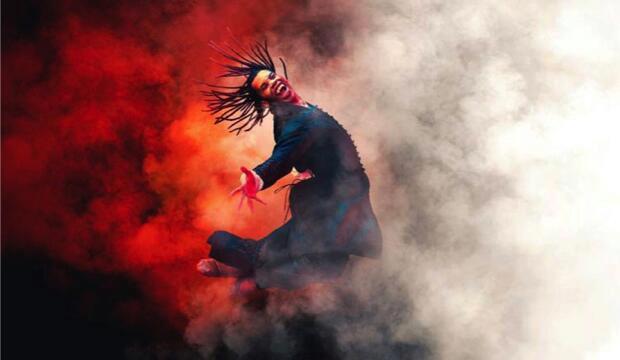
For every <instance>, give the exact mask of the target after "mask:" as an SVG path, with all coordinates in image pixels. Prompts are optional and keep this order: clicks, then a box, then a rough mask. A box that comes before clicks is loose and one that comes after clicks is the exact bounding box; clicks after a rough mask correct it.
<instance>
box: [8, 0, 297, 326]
mask: <svg viewBox="0 0 620 360" xmlns="http://www.w3.org/2000/svg"><path fill="white" fill-rule="evenodd" d="M130 4H132V5H129V4H126V5H114V6H112V5H101V6H99V7H97V6H94V7H86V5H82V2H72V1H67V2H65V3H64V4H63V5H61V6H58V5H56V4H52V5H48V6H44V7H43V10H42V11H41V13H40V14H39V18H38V19H39V21H40V24H39V25H37V26H33V28H32V31H30V32H29V34H28V36H24V37H21V38H14V39H10V40H9V41H8V42H7V41H5V40H4V39H3V51H2V62H3V63H2V65H3V66H2V117H3V119H2V120H3V121H2V205H3V206H2V210H3V211H2V218H3V219H2V220H3V223H2V225H3V228H2V238H3V247H4V248H5V249H6V248H10V249H13V250H15V249H17V250H19V251H25V252H43V253H45V254H46V255H47V256H50V257H52V258H55V259H57V260H60V261H62V262H66V263H69V264H71V265H72V266H74V267H76V268H79V269H84V270H91V271H101V272H106V273H117V272H120V273H124V274H129V275H130V276H131V277H132V278H134V279H136V281H138V282H139V283H140V284H141V286H142V287H143V290H144V291H145V292H146V293H147V294H148V295H149V296H150V297H151V298H152V299H153V301H155V302H157V303H159V304H160V305H161V306H162V308H165V309H168V313H169V314H170V315H171V316H176V315H175V314H179V313H181V314H187V313H188V312H189V311H190V310H189V308H190V305H191V304H189V301H190V297H191V295H192V294H196V293H205V294H206V293H210V294H214V295H212V296H215V298H214V300H213V301H212V303H215V302H217V303H219V304H220V306H223V304H225V303H226V301H224V300H222V299H224V298H225V296H226V291H225V290H224V289H225V288H226V287H227V285H228V282H225V281H224V282H223V281H220V280H209V279H206V278H202V277H200V276H199V275H198V274H197V273H196V272H195V270H194V265H195V263H196V261H197V260H198V259H200V258H201V257H204V256H206V255H207V254H208V248H207V246H206V244H205V242H204V240H205V239H206V237H207V236H208V235H209V234H210V233H211V232H212V231H213V230H215V229H220V228H221V229H226V230H230V231H234V232H237V233H239V234H241V235H243V236H248V237H259V236H264V235H265V234H266V233H267V232H268V231H269V230H270V229H273V228H275V227H276V226H278V225H279V224H280V223H281V221H282V217H283V212H282V208H281V207H282V201H283V199H282V197H281V195H272V194H265V195H264V197H265V200H266V201H267V202H268V204H269V205H268V207H267V208H265V209H264V210H265V211H263V212H262V213H258V214H255V215H253V216H250V215H249V213H248V212H247V211H243V212H241V213H239V212H237V211H236V203H235V202H234V201H232V200H231V199H229V198H228V192H229V191H230V190H231V189H232V188H234V187H235V186H236V185H237V183H238V178H239V172H238V169H239V166H241V165H247V166H253V165H255V164H257V163H258V161H259V160H261V158H262V157H264V156H265V155H267V152H268V151H269V148H270V147H271V144H269V143H267V142H265V143H264V144H260V146H259V147H258V149H257V147H256V146H241V145H243V142H244V141H246V139H247V138H248V137H247V136H240V137H235V136H234V135H231V134H229V133H227V132H226V129H225V128H224V127H220V126H217V127H216V126H214V125H213V121H212V119H211V117H210V116H209V115H207V114H206V113H203V112H201V109H203V108H204V106H203V105H202V103H201V99H200V96H199V95H198V91H199V90H200V88H199V87H198V86H197V85H196V83H195V80H196V79H213V75H214V71H215V70H216V68H215V67H214V66H213V65H212V64H211V63H210V62H209V61H208V58H209V57H211V56H213V54H212V52H211V51H209V48H208V47H207V45H206V44H207V42H208V41H209V40H214V41H223V40H226V39H227V38H228V36H229V35H228V33H227V31H226V30H225V29H226V27H227V26H228V27H230V28H231V29H232V30H233V31H234V32H235V33H236V35H238V36H239V37H241V38H243V39H244V40H245V41H251V40H258V39H263V38H264V37H265V32H266V31H268V30H269V29H271V28H272V27H274V26H275V24H276V23H277V22H278V21H279V19H280V17H281V16H285V15H286V13H287V7H288V6H290V5H288V3H287V2H284V1H271V2H252V1H249V2H244V3H243V4H242V6H240V4H238V3H236V2H227V1H221V2H217V4H215V5H208V6H207V5H205V6H198V5H194V3H193V2H187V3H184V2H171V3H168V2H162V3H161V4H157V5H156V4H151V3H145V4H142V5H140V6H138V5H133V4H134V3H133V2H131V3H130ZM9 35H10V34H8V35H7V36H9ZM266 125H267V126H269V127H270V124H269V123H267V124H266ZM259 150H260V151H259ZM274 214H275V216H274ZM123 309H124V310H123V311H129V312H132V311H139V306H133V307H132V306H125V307H124V308H123ZM223 311H225V308H224V310H223Z"/></svg>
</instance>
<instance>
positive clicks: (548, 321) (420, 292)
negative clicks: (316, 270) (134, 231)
mask: <svg viewBox="0 0 620 360" xmlns="http://www.w3.org/2000/svg"><path fill="white" fill-rule="evenodd" d="M339 5H340V6H339V7H336V5H335V4H333V3H331V2H323V1H319V2H316V1H315V2H310V4H309V5H308V8H307V9H306V13H304V14H303V15H300V14H297V15H294V14H293V15H292V17H291V20H290V21H291V22H295V21H302V20H301V19H314V20H315V22H317V23H319V24H320V19H328V20H329V22H330V24H331V25H330V26H331V29H336V30H334V31H336V32H337V33H338V39H341V40H342V41H339V40H338V39H335V40H334V39H332V40H333V42H321V41H320V39H321V37H322V36H326V35H325V34H322V33H321V32H320V31H318V32H317V31H313V30H312V29H313V27H312V26H318V25H316V24H315V23H313V22H310V23H308V24H307V26H308V30H307V31H305V32H302V33H299V34H297V36H292V35H285V34H284V33H283V32H281V31H279V30H282V29H286V28H287V24H283V25H282V29H274V33H273V34H269V36H270V37H273V38H275V41H273V42H272V43H277V45H276V51H275V52H276V53H280V54H285V55H286V58H287V59H288V61H289V73H290V74H291V75H292V78H293V81H294V84H295V85H296V87H298V88H299V89H300V92H301V93H302V94H303V95H304V97H305V98H306V99H308V100H309V101H310V102H313V103H316V104H319V105H320V106H321V107H322V108H324V109H326V110H327V111H328V112H330V113H331V114H333V115H334V116H335V117H336V119H338V120H339V121H340V122H341V123H343V125H345V127H347V128H348V129H349V131H350V132H351V133H352V135H353V137H354V139H355V141H356V143H357V145H358V147H359V150H360V153H361V155H362V159H363V160H364V163H365V165H366V167H367V169H368V172H369V175H370V178H371V181H372V189H371V191H372V200H373V205H374V207H375V210H376V212H377V215H378V217H379V218H380V221H381V225H382V230H383V232H384V239H385V252H384V255H383V257H382V259H381V260H380V261H379V262H374V261H371V260H359V261H357V262H356V264H355V266H352V268H351V269H350V271H349V274H348V277H347V278H346V280H344V281H342V282H341V283H339V284H337V286H334V287H325V288H321V291H316V292H313V296H311V297H301V298H300V297H299V296H294V295H290V294H276V295H275V296H274V297H273V298H272V299H271V301H270V303H269V304H268V307H267V310H266V311H265V312H263V313H257V312H252V311H248V310H243V309H237V310H235V311H236V313H235V314H234V316H235V321H234V322H230V321H227V320H229V319H226V318H219V319H218V321H219V322H220V325H221V327H220V328H218V330H217V331H221V332H223V334H224V335H223V336H222V338H223V339H224V341H225V343H226V344H227V345H228V346H229V347H231V348H232V349H234V350H235V351H236V352H237V353H239V354H246V353H247V352H249V351H251V350H252V349H256V346H257V345H256V344H257V342H260V341H264V342H266V345H262V346H267V348H268V349H270V351H271V352H272V353H274V354H280V355H282V356H284V357H286V356H290V354H293V353H294V352H295V349H294V347H295V346H296V345H295V344H297V343H296V342H295V340H294V337H295V335H294V333H295V331H299V329H297V328H295V327H294V325H292V323H291V319H294V318H295V316H297V315H296V314H309V315H311V316H312V320H311V321H310V320H308V321H310V322H311V325H312V326H314V327H315V328H320V329H322V330H321V331H322V333H323V334H324V335H325V337H324V338H322V340H321V341H323V342H324V343H326V346H328V348H330V349H332V350H333V351H334V353H333V354H334V355H335V356H337V357H341V358H352V359H353V358H383V359H386V358H387V359H392V358H394V359H396V358H403V357H408V358H416V357H417V358H437V359H470V358H471V359H543V358H544V359H607V358H609V359H611V358H616V357H617V356H618V355H619V354H620V301H618V299H617V294H618V293H620V282H618V281H617V279H619V278H620V245H619V242H618V240H620V236H619V235H620V226H619V225H618V224H617V221H616V219H615V217H616V216H617V214H620V191H619V190H618V184H620V170H619V169H618V165H617V164H618V160H617V156H618V155H619V154H620V145H618V143H617V141H616V137H617V134H618V133H620V131H619V130H620V125H618V119H620V75H619V73H618V71H617V69H618V66H619V65H620V31H619V30H618V26H617V24H618V23H620V18H618V15H617V14H618V13H620V8H619V6H618V4H617V3H616V2H614V1H593V2H580V1H562V2H549V1H545V2H542V1H528V0H525V1H519V2H512V3H505V2H495V1H474V2H444V1H361V2H358V3H354V4H352V3H343V4H339ZM296 16H297V17H296ZM313 24H314V25H313ZM317 34H318V35H317ZM317 41H318V44H325V46H323V47H319V49H322V50H317ZM290 44H293V45H290ZM325 49H330V50H331V51H335V52H337V53H338V57H337V58H335V59H331V58H330V57H329V56H327V55H326V54H325V53H324V51H325ZM259 131H260V132H259V133H257V134H255V135H253V136H255V137H256V139H267V138H268V136H267V135H265V134H269V133H270V131H271V129H269V126H265V127H263V128H262V129H260V130H259ZM263 133H264V134H263ZM261 141H262V140H261ZM214 317H217V314H206V313H204V312H202V313H201V312H198V313H197V314H196V317H195V319H194V320H193V321H192V323H190V325H189V327H188V329H187V334H186V337H187V338H188V341H190V342H192V343H195V344H198V346H200V347H201V349H202V351H203V352H204V353H205V354H211V353H212V351H213V346H214V343H213V342H212V341H214V340H213V339H214V338H215V335H214V334H213V332H214V331H215V330H213V329H212V328H208V329H207V328H205V327H204V326H203V325H204V324H205V322H206V320H205V319H206V318H208V319H209V321H212V319H213V318H214ZM301 323H304V322H303V321H302V322H301ZM266 334H268V335H269V336H268V337H266ZM330 341H331V342H330ZM297 345H299V344H297ZM299 346H301V345H299Z"/></svg>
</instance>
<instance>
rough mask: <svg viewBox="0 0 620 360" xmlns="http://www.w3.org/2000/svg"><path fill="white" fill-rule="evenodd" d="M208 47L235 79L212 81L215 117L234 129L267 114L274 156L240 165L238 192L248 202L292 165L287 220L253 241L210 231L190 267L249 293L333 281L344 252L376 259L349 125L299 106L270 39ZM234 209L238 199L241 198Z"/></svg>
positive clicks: (375, 232) (377, 239) (371, 218)
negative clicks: (204, 249) (203, 251)
mask: <svg viewBox="0 0 620 360" xmlns="http://www.w3.org/2000/svg"><path fill="white" fill-rule="evenodd" d="M237 45H238V46H237V47H236V48H235V47H230V46H228V47H227V48H226V49H223V48H221V47H218V46H216V45H215V44H212V46H213V47H214V49H215V50H217V51H218V52H219V53H220V54H221V55H222V56H223V57H224V58H225V59H227V61H230V62H231V63H228V64H224V65H223V66H224V68H225V71H224V73H223V74H222V75H221V77H240V78H242V79H243V80H244V81H243V84H241V85H240V86H217V85H211V87H212V88H211V90H209V91H206V92H205V95H206V96H207V102H208V106H209V108H210V111H211V112H212V113H213V114H214V115H215V116H216V121H215V123H216V124H217V123H220V122H230V126H229V129H231V132H236V133H237V135H238V134H239V133H240V132H242V131H249V130H251V129H252V128H253V127H254V126H255V125H257V124H260V123H262V120H263V118H264V117H265V116H266V115H267V113H268V112H271V113H272V114H273V126H274V137H275V142H276V144H275V147H274V149H273V153H272V155H271V157H269V158H268V159H267V160H265V161H264V162H263V163H262V164H260V165H258V166H256V167H254V168H253V169H251V170H250V169H247V168H245V167H241V172H242V174H241V186H239V187H238V188H237V189H235V190H234V191H233V193H232V194H233V195H235V196H241V199H240V201H241V202H243V201H244V200H245V201H246V202H247V204H248V206H250V208H253V206H254V204H253V202H254V201H257V202H262V201H261V200H260V199H259V197H258V193H259V192H260V191H262V190H265V189H267V188H269V187H270V186H272V185H273V184H274V183H275V182H276V181H277V180H278V179H280V178H282V177H283V176H285V175H287V174H289V173H290V172H291V171H292V170H293V168H294V169H295V170H297V172H298V175H297V177H296V179H295V181H294V182H293V183H292V184H291V185H290V193H289V199H288V204H289V208H290V214H291V217H290V219H289V220H288V221H287V222H286V223H285V224H284V225H283V226H281V227H280V228H278V229H276V230H275V231H273V232H272V233H271V234H269V235H267V236H266V237H264V238H262V239H260V240H252V239H242V238H240V237H238V236H236V235H234V234H231V233H229V232H226V231H216V232H215V233H213V234H212V235H211V236H210V237H209V239H208V240H207V242H208V244H209V245H210V246H211V253H210V258H208V259H203V260H201V261H200V262H199V263H198V265H197V269H198V271H200V272H201V273H202V274H203V275H206V276H232V277H236V278H238V281H237V282H236V289H237V290H238V291H239V292H241V293H248V292H252V291H254V290H256V289H261V288H262V289H265V288H283V289H296V288H301V287H304V286H306V285H308V284H310V283H313V282H321V281H325V280H330V279H334V278H336V277H338V276H339V275H340V274H341V273H342V271H343V270H344V268H345V266H346V264H347V262H348V260H349V257H350V255H357V256H365V257H378V256H379V255H380V253H381V247H382V239H381V231H380V229H379V226H378V223H377V219H376V218H375V215H374V213H373V210H372V207H371V205H370V199H369V195H368V192H369V181H368V177H367V176H366V173H365V171H364V168H363V166H362V164H361V161H360V158H359V156H358V153H357V149H356V148H355V145H354V144H353V141H352V140H351V136H350V135H349V134H348V133H347V131H346V130H345V129H344V128H343V127H342V126H341V125H340V124H339V123H338V122H337V121H336V120H334V118H333V117H331V116H330V115H329V114H327V113H326V112H324V111H322V110H321V109H319V108H318V107H316V106H314V105H311V104H308V103H307V102H305V101H304V100H303V99H302V98H301V97H300V96H299V94H297V93H296V92H295V90H294V89H293V88H292V87H291V85H290V83H289V82H288V76H287V74H286V65H285V64H284V62H283V61H282V59H280V61H282V65H283V68H284V74H285V77H283V76H281V75H279V74H277V73H276V68H275V66H274V63H273V60H272V58H271V56H270V54H269V50H268V48H267V44H266V43H265V44H260V43H257V44H255V45H254V46H251V47H249V48H248V49H245V48H243V47H242V46H240V45H239V44H237ZM240 205H241V203H240Z"/></svg>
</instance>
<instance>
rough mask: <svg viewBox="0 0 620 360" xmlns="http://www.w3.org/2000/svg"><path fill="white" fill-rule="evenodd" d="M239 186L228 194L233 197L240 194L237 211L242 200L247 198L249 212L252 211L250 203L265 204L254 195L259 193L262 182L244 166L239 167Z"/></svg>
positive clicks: (252, 207)
mask: <svg viewBox="0 0 620 360" xmlns="http://www.w3.org/2000/svg"><path fill="white" fill-rule="evenodd" d="M241 172H242V174H241V185H240V186H239V187H238V188H236V189H235V190H233V191H232V192H231V193H230V196H234V195H236V194H237V193H241V199H240V200H239V209H241V206H242V205H243V200H244V199H246V198H247V203H248V206H249V207H250V210H252V211H254V204H253V203H252V201H254V200H256V201H258V202H259V203H261V204H265V202H264V201H262V200H261V199H259V198H258V197H257V196H256V194H257V193H258V192H259V191H260V188H261V182H262V180H261V179H260V178H259V177H258V175H256V174H255V173H254V172H253V171H251V170H248V169H247V168H246V167H245V166H242V167H241Z"/></svg>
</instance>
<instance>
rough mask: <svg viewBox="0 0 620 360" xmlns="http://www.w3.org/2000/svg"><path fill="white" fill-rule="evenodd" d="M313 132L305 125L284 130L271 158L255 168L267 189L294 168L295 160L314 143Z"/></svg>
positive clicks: (264, 187)
mask: <svg viewBox="0 0 620 360" xmlns="http://www.w3.org/2000/svg"><path fill="white" fill-rule="evenodd" d="M312 138H313V136H312V134H311V131H310V130H309V129H307V128H306V127H305V126H301V125H299V126H294V127H291V128H289V129H286V131H284V132H283V135H282V136H281V138H280V139H279V140H278V142H277V143H276V145H275V147H274V148H273V153H272V154H271V157H269V159H267V160H265V162H263V163H262V164H260V165H258V166H257V167H255V168H254V172H255V173H256V174H257V175H258V176H260V178H261V179H262V180H263V187H262V188H261V190H263V189H266V188H268V187H270V186H271V185H273V184H274V183H275V182H276V181H278V179H280V178H281V177H283V176H285V175H287V174H288V173H290V172H291V170H292V169H293V166H294V164H295V162H296V161H297V160H298V159H299V158H300V157H301V156H303V154H304V153H305V152H306V151H307V149H308V148H309V146H310V145H311V143H312Z"/></svg>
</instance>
